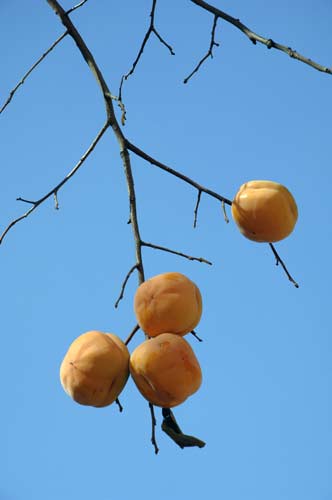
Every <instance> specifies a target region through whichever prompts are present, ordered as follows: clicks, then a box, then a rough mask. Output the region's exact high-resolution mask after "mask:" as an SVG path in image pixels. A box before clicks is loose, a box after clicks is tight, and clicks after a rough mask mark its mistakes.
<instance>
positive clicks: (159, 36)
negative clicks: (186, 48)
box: [119, 0, 175, 101]
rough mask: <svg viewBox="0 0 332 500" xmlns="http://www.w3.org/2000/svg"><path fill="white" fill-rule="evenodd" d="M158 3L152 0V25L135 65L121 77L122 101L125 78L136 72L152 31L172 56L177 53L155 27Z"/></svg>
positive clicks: (120, 92) (120, 98)
mask: <svg viewBox="0 0 332 500" xmlns="http://www.w3.org/2000/svg"><path fill="white" fill-rule="evenodd" d="M156 5H157V0H152V8H151V12H150V25H149V27H148V29H147V32H146V33H145V35H144V38H143V41H142V44H141V47H140V49H139V51H138V54H137V56H136V59H135V61H134V62H133V65H132V67H131V69H130V70H129V71H128V73H126V74H125V75H123V76H122V78H121V82H120V88H119V100H120V101H122V86H123V83H124V81H125V80H127V79H128V78H129V77H130V75H132V74H133V73H134V71H135V68H136V66H137V64H138V62H139V60H140V58H141V57H142V54H143V52H144V48H145V45H146V43H147V41H148V40H149V38H150V36H151V35H152V33H153V34H154V35H155V36H156V37H157V38H158V40H159V41H160V42H161V43H162V44H163V45H165V47H167V49H168V50H169V52H170V53H171V55H172V56H174V55H175V53H174V51H173V48H172V47H171V46H170V45H169V44H168V43H167V42H166V41H165V40H164V39H163V38H162V37H161V35H160V34H159V33H158V31H157V30H156V28H155V25H154V16H155V10H156Z"/></svg>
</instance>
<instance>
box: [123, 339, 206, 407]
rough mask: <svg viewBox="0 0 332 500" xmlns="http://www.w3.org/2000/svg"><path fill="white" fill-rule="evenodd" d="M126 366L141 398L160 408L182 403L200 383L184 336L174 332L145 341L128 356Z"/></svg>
mask: <svg viewBox="0 0 332 500" xmlns="http://www.w3.org/2000/svg"><path fill="white" fill-rule="evenodd" d="M129 366H130V373H131V376H132V377H133V379H134V382H135V384H136V386H137V388H138V390H139V391H140V392H141V394H142V395H143V396H144V398H145V399H147V400H148V401H149V402H150V403H152V404H154V405H156V406H161V407H163V408H172V407H173V406H177V405H179V404H181V403H183V402H184V401H185V400H186V399H187V398H188V397H189V396H190V395H191V394H193V393H194V392H196V391H197V390H198V389H199V387H200V385H201V382H202V372H201V368H200V365H199V363H198V361H197V358H196V356H195V354H194V351H193V350H192V348H191V347H190V345H189V343H188V342H187V341H186V340H185V339H184V338H183V337H180V336H179V335H174V334H173V333H162V334H161V335H158V336H157V337H154V338H151V339H148V340H145V342H143V343H142V344H140V345H139V346H138V347H136V349H135V350H134V352H133V353H132V354H131V356H130V364H129Z"/></svg>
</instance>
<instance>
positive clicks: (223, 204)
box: [221, 200, 229, 224]
mask: <svg viewBox="0 0 332 500" xmlns="http://www.w3.org/2000/svg"><path fill="white" fill-rule="evenodd" d="M221 208H222V211H223V214H224V220H225V222H226V224H228V223H229V218H228V216H227V212H226V206H225V201H224V200H222V202H221Z"/></svg>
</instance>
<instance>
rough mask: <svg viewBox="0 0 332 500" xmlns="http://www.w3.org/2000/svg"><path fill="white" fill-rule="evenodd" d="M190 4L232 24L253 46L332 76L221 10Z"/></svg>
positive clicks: (199, 1)
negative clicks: (285, 56)
mask: <svg viewBox="0 0 332 500" xmlns="http://www.w3.org/2000/svg"><path fill="white" fill-rule="evenodd" d="M190 1H191V2H192V3H194V4H196V5H198V6H199V7H201V8H202V9H204V10H207V11H208V12H211V13H212V14H213V15H214V16H216V17H217V18H218V17H220V18H221V19H223V20H224V21H227V22H228V23H230V24H232V25H233V26H235V27H236V28H237V29H239V30H240V31H242V33H244V34H245V35H246V36H247V37H248V38H249V40H251V41H252V42H253V43H254V44H256V43H257V42H258V43H261V44H263V45H265V46H266V47H267V48H268V49H277V50H280V51H281V52H284V53H285V54H287V55H289V57H292V58H293V59H297V60H298V61H300V62H302V63H304V64H308V66H311V67H312V68H314V69H316V70H317V71H321V72H323V73H327V74H329V75H331V74H332V68H331V67H330V68H328V67H326V66H322V65H321V64H318V63H316V62H314V61H312V60H311V59H308V58H307V57H305V56H303V55H301V54H299V53H298V52H296V51H295V50H293V49H291V48H290V47H287V46H286V45H281V44H280V43H277V42H274V41H273V40H271V38H264V37H263V36H261V35H258V34H257V33H255V32H254V31H252V30H251V29H250V28H248V26H246V25H245V24H243V23H241V21H240V20H239V19H235V17H232V16H230V15H229V14H226V12H223V11H222V10H220V9H218V8H217V7H214V6H213V5H210V4H209V3H207V2H205V1H204V0H190Z"/></svg>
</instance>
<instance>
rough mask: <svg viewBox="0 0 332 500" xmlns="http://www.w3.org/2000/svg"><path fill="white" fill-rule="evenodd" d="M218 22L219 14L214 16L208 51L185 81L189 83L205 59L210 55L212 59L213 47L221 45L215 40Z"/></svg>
mask: <svg viewBox="0 0 332 500" xmlns="http://www.w3.org/2000/svg"><path fill="white" fill-rule="evenodd" d="M217 22H218V16H214V18H213V25H212V31H211V41H210V46H209V50H208V51H207V53H206V54H205V56H204V57H202V59H201V60H200V61H199V63H198V64H197V66H196V67H195V68H194V69H193V71H192V72H191V73H190V75H188V76H187V78H185V79H184V80H183V83H188V82H189V80H190V78H191V77H192V76H193V75H194V74H195V73H197V72H198V70H199V68H200V67H201V66H202V64H203V63H204V61H206V59H208V57H211V59H212V58H213V47H219V43H217V42H216V41H215V39H214V37H215V34H216V27H217Z"/></svg>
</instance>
